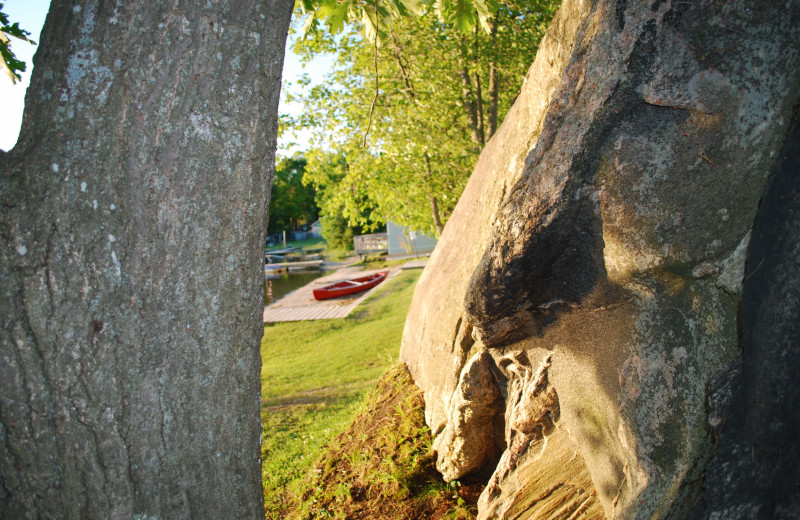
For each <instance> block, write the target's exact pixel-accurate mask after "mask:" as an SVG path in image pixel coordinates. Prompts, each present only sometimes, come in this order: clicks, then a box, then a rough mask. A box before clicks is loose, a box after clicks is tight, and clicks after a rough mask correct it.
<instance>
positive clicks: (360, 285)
mask: <svg viewBox="0 0 800 520" xmlns="http://www.w3.org/2000/svg"><path fill="white" fill-rule="evenodd" d="M387 274H389V271H381V272H379V273H375V274H371V275H369V276H362V277H361V278H352V279H350V280H342V281H341V282H336V283H333V284H330V285H326V286H325V287H320V288H319V289H314V291H313V293H314V299H315V300H329V299H331V298H338V297H339V296H347V295H348V294H354V293H357V292H361V291H366V290H367V289H371V288H373V287H375V286H376V285H378V284H379V283H381V282H382V281H384V280H385V279H386V275H387Z"/></svg>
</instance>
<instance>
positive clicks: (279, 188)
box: [267, 154, 319, 234]
mask: <svg viewBox="0 0 800 520" xmlns="http://www.w3.org/2000/svg"><path fill="white" fill-rule="evenodd" d="M305 168H306V158H305V157H303V155H302V154H295V155H294V156H293V157H290V158H282V159H280V160H279V161H278V162H277V164H276V165H275V177H274V179H273V180H272V192H271V196H270V205H269V225H268V227H267V232H268V233H269V234H272V233H277V232H280V231H284V230H295V229H299V228H301V227H302V226H304V225H307V224H310V223H311V222H313V221H314V220H315V219H316V218H317V217H318V216H319V208H318V207H317V204H316V202H315V195H316V193H315V191H316V190H315V189H314V186H312V185H309V184H303V172H304V171H305Z"/></svg>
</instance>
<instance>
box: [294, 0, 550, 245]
mask: <svg viewBox="0 0 800 520" xmlns="http://www.w3.org/2000/svg"><path fill="white" fill-rule="evenodd" d="M557 4H558V2H556V1H552V0H542V1H540V2H534V3H526V4H525V5H524V6H509V5H504V6H502V7H500V8H499V9H498V10H497V12H496V16H495V18H494V19H492V20H490V21H489V22H488V29H489V31H488V32H486V31H480V30H478V27H477V26H474V27H473V29H472V30H471V31H470V32H468V33H463V32H458V31H454V30H453V27H452V26H450V25H448V24H445V23H442V21H441V19H440V18H439V17H437V16H436V15H435V14H434V13H429V14H426V15H424V16H421V17H416V18H410V17H407V18H397V19H394V20H391V22H389V21H388V20H387V21H386V23H385V28H384V30H383V31H382V34H383V36H382V38H381V40H380V41H379V42H378V43H376V44H371V43H369V42H368V41H367V40H365V38H364V37H363V36H362V35H361V32H360V31H361V29H362V27H361V25H360V24H359V23H353V24H352V25H351V26H349V28H348V30H347V31H346V32H344V33H343V34H342V35H340V36H339V37H336V38H334V37H332V36H331V35H317V36H316V37H315V38H312V39H306V40H302V41H300V42H299V43H298V44H297V46H296V49H297V51H298V52H300V53H301V54H303V55H304V56H306V57H308V58H311V57H312V56H314V55H315V54H316V53H318V52H337V53H338V61H337V67H336V69H335V70H334V72H332V73H331V75H330V77H329V80H328V82H326V84H325V85H321V86H317V87H314V88H313V89H311V90H310V91H309V92H308V94H307V95H305V96H304V98H303V99H304V101H305V103H306V110H305V111H304V113H303V115H302V116H300V117H299V118H297V119H296V120H295V121H291V122H290V124H293V125H296V126H298V127H305V128H313V129H315V130H316V132H317V138H316V140H315V142H314V143H315V146H318V147H319V148H321V149H327V150H337V152H339V153H340V154H342V155H343V156H345V157H346V158H347V168H346V169H343V170H341V171H340V172H339V173H338V174H337V175H331V174H330V172H329V171H328V170H327V169H326V168H327V161H321V162H320V161H310V162H309V168H308V170H307V172H306V179H307V180H308V181H309V182H312V183H314V184H315V186H316V187H317V190H318V191H319V192H320V193H324V194H326V195H325V197H327V198H328V199H330V200H335V205H337V206H338V207H340V208H341V209H342V212H343V216H345V218H347V219H348V220H349V222H350V223H351V224H353V225H356V224H358V225H362V226H365V225H367V220H371V221H373V222H375V221H379V220H385V219H389V220H393V221H395V222H398V223H399V224H402V225H407V226H411V227H412V228H414V229H417V230H420V231H427V232H435V233H437V234H439V233H441V231H442V228H443V226H444V223H445V222H446V220H447V218H448V217H449V215H450V213H452V211H453V209H454V207H455V204H456V202H457V200H458V197H459V196H460V194H461V191H462V190H463V188H464V186H465V185H466V181H467V179H468V176H469V173H470V172H471V171H472V168H473V167H474V165H475V162H476V161H477V157H478V154H479V153H480V150H481V148H482V146H483V145H484V144H485V142H486V141H487V140H488V139H489V138H490V137H491V135H492V134H493V133H494V132H495V131H496V129H497V125H498V123H499V121H501V120H502V118H503V116H504V115H505V113H506V112H507V111H508V109H509V108H510V106H511V104H512V102H513V100H514V98H515V96H516V93H517V91H518V89H519V87H520V85H521V84H522V81H523V80H524V77H525V73H526V72H527V68H528V67H529V65H530V63H531V61H532V60H533V57H534V56H535V54H536V50H537V48H538V42H539V40H540V39H541V37H542V36H543V34H544V30H545V28H546V26H547V24H548V23H549V20H550V19H551V17H552V15H553V14H554V12H555V9H556V7H557ZM431 56H435V57H436V59H429V58H428V57H431ZM365 145H366V146H365ZM312 155H314V153H311V154H309V156H312ZM323 155H324V154H323ZM321 206H323V204H321ZM364 210H366V211H364ZM328 214H330V213H328Z"/></svg>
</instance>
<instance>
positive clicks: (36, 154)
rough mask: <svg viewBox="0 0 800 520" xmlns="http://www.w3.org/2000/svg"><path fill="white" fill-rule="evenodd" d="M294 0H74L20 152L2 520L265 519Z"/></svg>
mask: <svg viewBox="0 0 800 520" xmlns="http://www.w3.org/2000/svg"><path fill="white" fill-rule="evenodd" d="M291 10H292V2H291V1H287V0H221V1H216V2H208V3H206V2H192V1H189V0H175V1H174V2H169V3H167V2H155V3H151V2H145V3H142V2H138V3H137V2H128V3H123V2H116V3H115V2H111V1H104V0H80V1H76V2H71V1H66V0H54V2H53V4H52V6H51V8H50V13H49V15H48V17H47V22H46V24H45V27H44V31H43V38H42V41H41V44H40V48H39V50H38V52H37V54H36V57H35V59H34V63H35V65H36V68H35V70H34V76H33V79H32V83H31V87H30V89H29V90H28V94H27V98H26V113H25V118H24V121H23V128H22V132H21V136H20V141H19V143H18V145H17V146H16V147H15V148H14V149H13V150H12V151H11V152H9V153H8V154H5V155H4V156H2V157H0V212H2V213H1V214H0V240H1V241H2V248H0V291H2V297H0V322H1V323H0V324H1V325H2V326H1V327H0V518H133V517H139V518H155V517H159V518H257V517H262V516H263V507H262V493H261V476H260V473H261V472H260V460H259V457H260V441H259V436H260V420H259V413H260V392H259V389H260V380H259V378H260V375H259V372H260V366H261V360H260V354H259V341H260V338H261V334H262V331H263V329H262V326H261V320H260V313H261V302H262V298H263V281H262V280H263V272H262V267H261V262H262V255H263V243H264V236H265V233H266V224H267V222H266V220H267V205H268V196H269V192H270V184H271V181H272V170H273V163H274V150H275V137H276V128H277V121H276V120H277V104H278V94H279V90H280V75H281V67H282V63H283V50H284V43H285V37H286V33H287V28H288V23H289V18H290V15H291Z"/></svg>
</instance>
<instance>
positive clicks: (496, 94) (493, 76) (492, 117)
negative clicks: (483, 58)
mask: <svg viewBox="0 0 800 520" xmlns="http://www.w3.org/2000/svg"><path fill="white" fill-rule="evenodd" d="M502 15H503V10H502V9H501V10H499V11H498V12H497V15H496V16H497V19H498V21H499V19H500V17H502ZM490 24H491V34H490V41H491V43H490V45H491V49H490V51H489V52H490V53H491V56H492V58H491V60H490V61H489V115H488V117H487V119H488V123H487V125H486V140H487V141H488V140H489V139H491V138H492V136H493V135H494V133H495V132H496V131H497V108H498V104H499V100H500V77H499V76H498V74H499V72H498V70H497V66H496V64H495V56H496V54H495V53H496V49H497V45H496V41H497V23H495V21H494V20H493V21H491V22H490Z"/></svg>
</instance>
